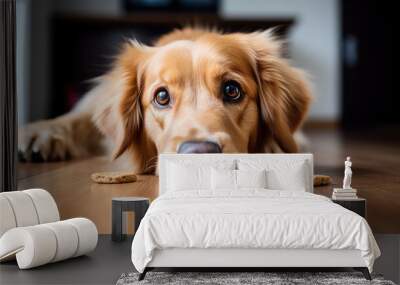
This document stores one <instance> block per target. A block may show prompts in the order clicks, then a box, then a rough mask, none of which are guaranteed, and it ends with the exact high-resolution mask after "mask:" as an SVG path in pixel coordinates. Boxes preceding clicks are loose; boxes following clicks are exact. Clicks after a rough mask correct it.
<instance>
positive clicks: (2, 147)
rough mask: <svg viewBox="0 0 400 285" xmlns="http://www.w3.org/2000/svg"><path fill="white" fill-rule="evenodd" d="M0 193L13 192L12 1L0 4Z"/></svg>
mask: <svg viewBox="0 0 400 285" xmlns="http://www.w3.org/2000/svg"><path fill="white" fill-rule="evenodd" d="M0 15H1V19H0V116H1V117H0V137H1V139H0V169H1V171H0V192H2V191H13V190H16V189H17V173H16V161H17V94H16V82H15V80H16V79H15V77H16V57H15V50H16V45H15V37H16V34H15V30H16V24H15V21H16V14H15V0H9V1H0Z"/></svg>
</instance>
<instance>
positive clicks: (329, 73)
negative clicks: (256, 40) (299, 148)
mask: <svg viewBox="0 0 400 285" xmlns="http://www.w3.org/2000/svg"><path fill="white" fill-rule="evenodd" d="M221 9H222V11H221V13H222V15H223V16H224V17H234V18H240V17H243V18H248V17H249V16H250V17H252V18H263V17H276V18H278V17H294V18H295V21H296V23H295V26H294V27H293V28H292V30H291V32H290V35H289V41H290V55H291V58H292V62H293V64H294V65H295V66H298V67H300V68H303V69H305V70H306V71H307V72H308V73H309V74H310V75H311V79H312V82H313V85H314V95H315V100H314V103H313V105H312V108H311V112H310V116H309V117H310V119H316V120H327V121H333V120H338V119H339V118H340V102H341V101H340V89H341V88H340V70H339V69H340V58H339V48H340V46H339V44H340V42H339V39H340V38H339V37H340V15H339V1H337V0H248V1H244V0H222V5H221Z"/></svg>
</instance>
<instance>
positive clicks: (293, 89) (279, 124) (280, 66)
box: [246, 30, 311, 153]
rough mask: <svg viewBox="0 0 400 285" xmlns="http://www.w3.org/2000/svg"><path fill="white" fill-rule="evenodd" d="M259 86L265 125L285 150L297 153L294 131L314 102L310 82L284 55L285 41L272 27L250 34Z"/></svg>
mask: <svg viewBox="0 0 400 285" xmlns="http://www.w3.org/2000/svg"><path fill="white" fill-rule="evenodd" d="M246 36H247V39H246V41H247V44H246V45H250V49H251V50H250V56H251V57H252V64H253V69H254V73H255V76H256V78H257V83H258V86H259V89H258V90H259V103H260V114H261V120H262V123H265V125H264V126H262V127H267V128H268V130H269V132H270V133H271V134H272V136H273V139H274V140H275V141H276V143H277V144H278V145H279V147H280V148H281V149H282V151H284V152H289V153H291V152H297V151H298V146H297V144H296V142H295V140H294V137H293V133H294V132H295V131H296V130H297V129H298V128H299V126H300V125H301V123H302V122H303V120H304V118H305V115H306V113H307V111H308V107H309V105H310V101H311V92H310V88H309V85H308V81H307V79H306V77H305V76H304V74H303V72H301V71H300V70H298V69H296V68H293V67H291V66H290V65H289V63H288V61H287V60H286V59H284V58H283V57H282V55H281V53H282V42H280V41H279V40H278V39H276V38H275V37H274V36H273V34H272V32H271V31H270V30H268V31H265V32H257V33H251V34H248V35H246Z"/></svg>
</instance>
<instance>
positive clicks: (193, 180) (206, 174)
mask: <svg viewBox="0 0 400 285" xmlns="http://www.w3.org/2000/svg"><path fill="white" fill-rule="evenodd" d="M167 184H168V185H167V189H168V191H170V190H171V191H184V190H190V189H210V167H206V166H201V167H199V166H191V167H187V166H185V165H182V164H176V163H169V164H168V179H167Z"/></svg>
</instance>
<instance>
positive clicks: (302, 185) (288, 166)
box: [238, 159, 312, 191]
mask: <svg viewBox="0 0 400 285" xmlns="http://www.w3.org/2000/svg"><path fill="white" fill-rule="evenodd" d="M238 168H239V169H240V170H257V169H266V170H267V188H268V189H271V190H289V191H307V189H309V188H311V187H310V185H309V184H310V183H312V181H310V177H311V174H310V170H309V169H308V165H307V163H306V161H304V160H275V159H269V160H262V159H241V160H239V161H238Z"/></svg>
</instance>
